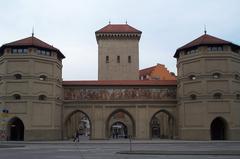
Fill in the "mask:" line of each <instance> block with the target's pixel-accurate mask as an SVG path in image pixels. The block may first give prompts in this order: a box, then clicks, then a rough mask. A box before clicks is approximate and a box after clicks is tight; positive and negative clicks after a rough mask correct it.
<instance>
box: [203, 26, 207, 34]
mask: <svg viewBox="0 0 240 159" xmlns="http://www.w3.org/2000/svg"><path fill="white" fill-rule="evenodd" d="M204 34H207V28H206V24H204Z"/></svg>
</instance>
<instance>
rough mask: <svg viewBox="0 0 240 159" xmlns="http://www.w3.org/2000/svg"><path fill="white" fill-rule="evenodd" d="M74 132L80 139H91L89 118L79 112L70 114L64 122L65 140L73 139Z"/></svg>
mask: <svg viewBox="0 0 240 159" xmlns="http://www.w3.org/2000/svg"><path fill="white" fill-rule="evenodd" d="M76 132H78V133H79V135H80V137H83V138H87V139H88V138H89V137H90V138H91V121H90V118H89V117H88V115H87V114H86V113H84V112H82V111H80V110H76V111H74V112H72V113H71V114H70V115H69V116H68V118H67V120H66V121H65V138H67V139H71V138H73V137H74V136H75V134H76Z"/></svg>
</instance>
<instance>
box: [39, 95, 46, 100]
mask: <svg viewBox="0 0 240 159" xmlns="http://www.w3.org/2000/svg"><path fill="white" fill-rule="evenodd" d="M38 99H39V100H46V99H47V97H46V96H45V95H40V96H39V97H38Z"/></svg>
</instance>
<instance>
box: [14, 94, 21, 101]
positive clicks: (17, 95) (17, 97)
mask: <svg viewBox="0 0 240 159" xmlns="http://www.w3.org/2000/svg"><path fill="white" fill-rule="evenodd" d="M13 98H14V99H16V100H20V99H21V96H20V95H19V94H14V95H13Z"/></svg>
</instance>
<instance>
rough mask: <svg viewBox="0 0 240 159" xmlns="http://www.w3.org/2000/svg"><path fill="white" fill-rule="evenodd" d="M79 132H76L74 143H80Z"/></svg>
mask: <svg viewBox="0 0 240 159" xmlns="http://www.w3.org/2000/svg"><path fill="white" fill-rule="evenodd" d="M79 135H80V134H79V132H78V130H77V131H76V132H75V135H74V138H73V142H79Z"/></svg>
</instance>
